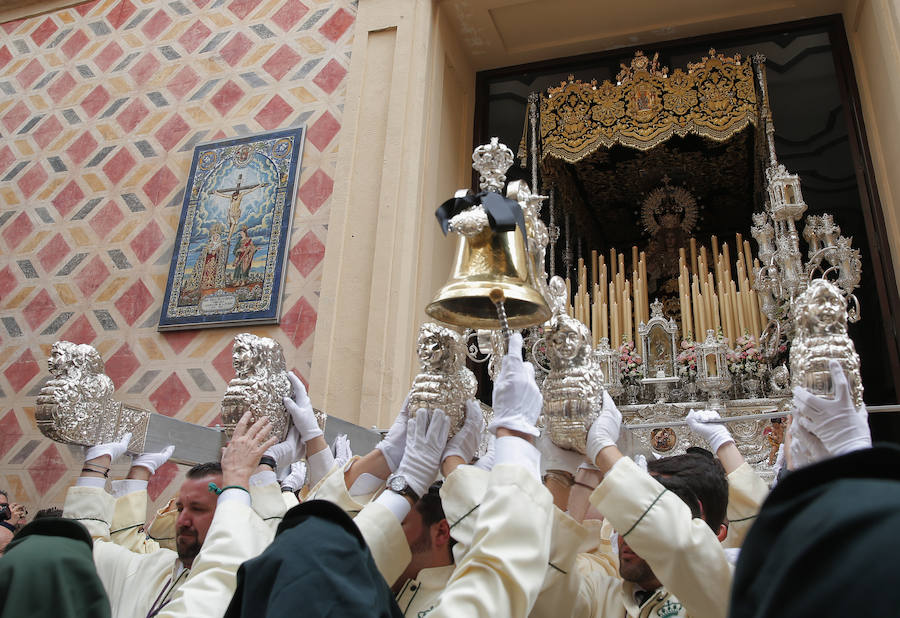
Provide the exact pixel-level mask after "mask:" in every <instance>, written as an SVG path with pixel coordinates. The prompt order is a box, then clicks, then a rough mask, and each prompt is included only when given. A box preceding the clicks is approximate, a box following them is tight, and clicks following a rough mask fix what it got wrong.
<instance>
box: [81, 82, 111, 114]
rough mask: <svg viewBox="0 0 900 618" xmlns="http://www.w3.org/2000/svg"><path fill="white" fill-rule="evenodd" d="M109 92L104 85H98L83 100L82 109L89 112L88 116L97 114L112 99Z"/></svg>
mask: <svg viewBox="0 0 900 618" xmlns="http://www.w3.org/2000/svg"><path fill="white" fill-rule="evenodd" d="M110 98H111V97H110V96H109V92H107V90H106V88H104V87H103V86H97V87H96V88H94V89H93V90H91V91H90V92H89V93H88V95H87V96H86V97H85V98H84V100H83V101H82V102H81V109H83V110H84V111H85V113H87V115H88V117H89V118H90V117H94V116H96V115H97V114H98V113H99V112H100V110H102V109H103V108H104V107H106V104H107V103H109V100H110Z"/></svg>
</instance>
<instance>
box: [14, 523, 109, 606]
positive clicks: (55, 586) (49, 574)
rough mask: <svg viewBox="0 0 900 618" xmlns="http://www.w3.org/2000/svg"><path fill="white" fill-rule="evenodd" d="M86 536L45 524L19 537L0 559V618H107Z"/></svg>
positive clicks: (71, 527) (73, 526) (76, 527)
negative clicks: (88, 617)
mask: <svg viewBox="0 0 900 618" xmlns="http://www.w3.org/2000/svg"><path fill="white" fill-rule="evenodd" d="M91 547H92V543H91V537H90V535H89V534H88V532H87V530H86V529H85V528H84V526H82V525H81V524H79V523H78V522H75V521H72V520H71V519H61V518H53V517H49V518H44V519H39V520H37V521H34V522H32V523H30V524H28V525H27V526H25V527H24V528H22V530H21V531H19V534H18V536H16V538H14V539H13V540H12V541H11V542H10V543H9V545H7V546H6V553H5V554H4V555H3V557H2V558H0V618H21V617H23V616H28V617H29V618H43V617H45V616H46V617H48V618H49V617H53V618H57V617H58V618H83V617H86V616H90V617H91V618H109V616H110V608H109V598H108V597H107V596H106V591H105V590H104V589H103V584H102V583H101V581H100V577H99V576H98V575H97V569H96V567H94V558H93V554H92V552H91Z"/></svg>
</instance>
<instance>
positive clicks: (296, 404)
mask: <svg viewBox="0 0 900 618" xmlns="http://www.w3.org/2000/svg"><path fill="white" fill-rule="evenodd" d="M287 375H288V379H289V380H290V381H291V386H292V387H293V389H294V398H293V399H290V398H288V397H285V398H284V406H285V407H286V408H287V410H288V412H289V413H290V415H291V420H292V421H293V422H294V427H296V428H297V430H298V431H299V432H300V440H301V441H302V442H303V443H306V442H309V441H310V440H312V439H313V438H315V437H318V436H321V435H323V434H322V429H321V428H319V422H318V421H317V420H316V414H315V412H313V407H312V402H311V401H310V400H309V395H307V394H306V387H305V386H303V382H301V381H300V378H298V377H297V376H295V375H294V372H292V371H289V372H288V374H287Z"/></svg>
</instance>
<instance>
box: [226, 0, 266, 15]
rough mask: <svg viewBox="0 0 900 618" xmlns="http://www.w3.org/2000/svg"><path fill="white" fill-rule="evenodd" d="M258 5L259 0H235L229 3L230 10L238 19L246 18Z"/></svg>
mask: <svg viewBox="0 0 900 618" xmlns="http://www.w3.org/2000/svg"><path fill="white" fill-rule="evenodd" d="M258 6H259V0H233V1H232V2H231V3H230V4H229V5H228V10H229V11H231V12H232V13H234V14H235V15H237V17H238V19H244V18H245V17H247V15H249V14H250V12H251V11H253V9H255V8H256V7H258Z"/></svg>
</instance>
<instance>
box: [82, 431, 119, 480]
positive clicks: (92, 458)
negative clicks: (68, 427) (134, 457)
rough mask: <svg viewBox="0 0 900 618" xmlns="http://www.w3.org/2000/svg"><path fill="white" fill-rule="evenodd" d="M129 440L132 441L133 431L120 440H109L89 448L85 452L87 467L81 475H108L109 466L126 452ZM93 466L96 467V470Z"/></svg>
mask: <svg viewBox="0 0 900 618" xmlns="http://www.w3.org/2000/svg"><path fill="white" fill-rule="evenodd" d="M129 442H131V433H126V434H125V435H124V436H122V439H121V440H119V441H118V442H107V443H106V444H98V445H96V446H92V447H90V448H88V449H87V450H86V451H85V453H84V463H85V469H84V470H82V471H81V476H85V477H91V476H95V477H101V478H103V477H106V476H108V475H109V466H110V465H111V464H112V462H114V461H115V460H116V459H118V458H119V457H121V456H122V455H124V454H125V451H127V450H128V443H129ZM91 468H96V470H92V469H91ZM104 470H105V472H104Z"/></svg>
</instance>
